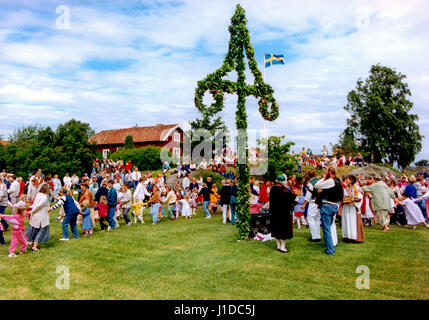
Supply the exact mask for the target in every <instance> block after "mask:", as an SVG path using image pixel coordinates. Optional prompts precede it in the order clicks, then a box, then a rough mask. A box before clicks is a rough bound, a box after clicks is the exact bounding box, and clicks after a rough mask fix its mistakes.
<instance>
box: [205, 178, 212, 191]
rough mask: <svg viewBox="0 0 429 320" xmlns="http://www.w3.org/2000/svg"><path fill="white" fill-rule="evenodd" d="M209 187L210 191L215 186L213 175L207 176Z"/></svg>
mask: <svg viewBox="0 0 429 320" xmlns="http://www.w3.org/2000/svg"><path fill="white" fill-rule="evenodd" d="M206 185H207V188H208V189H209V191H210V190H211V189H212V187H213V181H212V177H207V182H206Z"/></svg>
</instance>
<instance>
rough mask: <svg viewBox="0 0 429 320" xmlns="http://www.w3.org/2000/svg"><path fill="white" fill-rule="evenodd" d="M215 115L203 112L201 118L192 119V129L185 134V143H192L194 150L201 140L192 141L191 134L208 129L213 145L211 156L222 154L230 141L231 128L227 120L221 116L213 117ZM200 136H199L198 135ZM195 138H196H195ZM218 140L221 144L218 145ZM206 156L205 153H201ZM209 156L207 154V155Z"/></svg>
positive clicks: (210, 141)
mask: <svg viewBox="0 0 429 320" xmlns="http://www.w3.org/2000/svg"><path fill="white" fill-rule="evenodd" d="M212 118H213V117H212V116H211V115H210V114H208V113H203V114H202V116H201V118H197V119H195V120H194V121H191V130H190V131H187V132H185V134H184V139H183V140H184V143H189V142H190V143H191V151H192V150H194V147H195V146H197V145H198V144H199V143H201V142H200V141H192V140H191V136H192V134H194V135H195V134H196V133H197V132H201V131H206V132H208V133H209V134H210V137H209V138H210V139H209V143H211V145H212V148H211V150H212V154H210V155H209V157H212V156H213V155H216V154H217V155H220V154H221V153H222V150H223V149H224V148H226V146H227V145H228V142H229V130H228V127H227V126H226V124H225V122H224V121H223V120H222V118H221V117H217V118H214V119H212ZM197 138H198V137H197ZM194 139H195V138H194ZM216 141H221V144H220V145H216ZM200 156H204V155H200ZM205 156H207V155H205Z"/></svg>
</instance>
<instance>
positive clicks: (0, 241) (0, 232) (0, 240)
mask: <svg viewBox="0 0 429 320" xmlns="http://www.w3.org/2000/svg"><path fill="white" fill-rule="evenodd" d="M0 244H2V245H4V244H5V242H4V238H3V231H1V230H0Z"/></svg>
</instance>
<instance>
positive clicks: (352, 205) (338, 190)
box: [269, 166, 429, 254]
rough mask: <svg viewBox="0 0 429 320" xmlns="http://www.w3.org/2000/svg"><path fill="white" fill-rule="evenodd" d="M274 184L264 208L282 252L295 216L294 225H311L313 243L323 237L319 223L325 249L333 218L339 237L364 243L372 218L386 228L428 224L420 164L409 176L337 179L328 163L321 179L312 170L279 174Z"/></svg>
mask: <svg viewBox="0 0 429 320" xmlns="http://www.w3.org/2000/svg"><path fill="white" fill-rule="evenodd" d="M275 187H276V189H274V187H273V188H272V191H271V193H270V195H269V199H270V209H269V212H270V214H271V220H272V224H273V226H272V227H271V232H272V237H274V238H275V239H276V240H277V249H278V250H279V251H281V252H288V251H287V249H286V248H285V243H286V240H287V239H291V238H292V237H293V228H292V223H293V221H294V220H295V221H297V223H298V228H299V227H300V222H301V223H302V224H304V225H306V226H307V227H308V228H309V229H310V234H311V238H310V241H312V242H319V241H321V240H322V239H321V233H320V228H321V227H322V232H323V239H324V242H325V248H326V249H325V253H327V254H334V253H335V246H336V245H337V244H338V236H337V225H336V219H337V217H340V219H339V220H340V221H339V222H340V225H341V229H342V239H343V241H344V242H354V243H362V242H364V241H365V232H364V225H366V226H368V227H371V226H372V224H373V223H377V224H379V225H380V226H381V228H382V230H383V231H385V232H387V231H390V225H391V224H398V225H400V226H405V225H410V226H412V228H413V229H416V226H417V225H419V224H423V225H425V226H426V228H429V224H428V222H429V220H428V212H429V175H428V174H427V172H426V171H425V169H422V170H421V171H420V172H419V173H418V174H417V176H413V175H411V176H409V177H408V176H407V175H406V173H405V171H404V172H403V173H402V177H401V179H400V181H398V182H396V179H395V177H394V175H393V174H392V173H391V172H389V173H388V174H387V175H386V176H385V177H381V176H379V175H371V176H369V177H367V176H365V175H363V174H361V175H359V176H355V175H347V176H344V177H342V178H341V179H340V177H338V175H337V169H336V167H335V166H329V167H328V168H327V169H326V170H325V172H324V174H323V176H322V177H321V178H318V177H316V174H315V172H314V171H312V170H310V171H309V172H308V173H307V175H306V177H305V179H304V181H301V179H296V177H295V176H292V177H290V178H289V180H288V179H287V177H286V176H285V175H281V176H279V177H278V178H277V181H276V185H275ZM274 190H275V192H274ZM285 212H287V213H289V215H287V214H285Z"/></svg>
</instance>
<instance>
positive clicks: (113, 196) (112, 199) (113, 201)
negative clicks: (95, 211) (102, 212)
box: [107, 180, 118, 231]
mask: <svg viewBox="0 0 429 320" xmlns="http://www.w3.org/2000/svg"><path fill="white" fill-rule="evenodd" d="M114 183H115V181H113V180H109V181H107V206H108V207H109V209H108V210H109V211H108V213H107V221H108V222H109V227H108V228H107V231H110V230H111V229H115V219H114V218H115V208H116V205H117V204H118V194H117V192H116V190H115V188H113V184H114Z"/></svg>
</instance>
